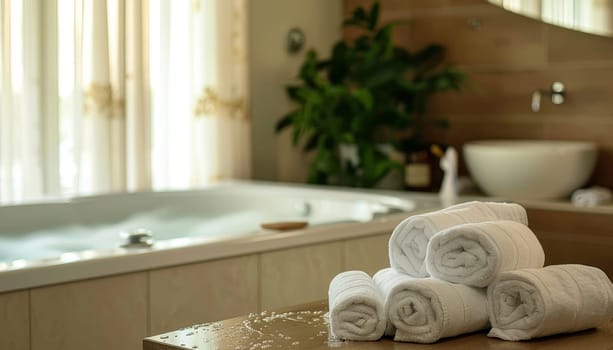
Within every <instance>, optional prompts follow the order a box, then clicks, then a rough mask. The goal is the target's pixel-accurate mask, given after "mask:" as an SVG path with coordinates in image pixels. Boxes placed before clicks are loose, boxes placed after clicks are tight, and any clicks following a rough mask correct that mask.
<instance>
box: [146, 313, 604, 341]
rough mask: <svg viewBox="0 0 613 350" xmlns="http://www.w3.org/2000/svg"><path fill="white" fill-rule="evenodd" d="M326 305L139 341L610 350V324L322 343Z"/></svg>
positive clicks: (200, 327)
mask: <svg viewBox="0 0 613 350" xmlns="http://www.w3.org/2000/svg"><path fill="white" fill-rule="evenodd" d="M327 311H328V305H327V302H323V301H322V302H318V303H312V304H306V305H301V306H296V307H292V308H287V309H284V310H279V311H277V312H262V313H258V314H250V315H248V316H242V317H236V318H232V319H229V320H224V321H219V322H214V323H207V324H201V325H195V326H192V327H188V328H184V329H179V330H176V331H173V332H169V333H164V334H159V335H155V336H152V337H148V338H145V339H144V340H143V349H144V350H176V349H190V350H193V349H198V350H213V349H219V350H226V349H228V350H239V349H245V350H259V349H296V350H300V349H312V350H318V349H329V348H339V347H340V348H342V349H346V350H353V349H363V350H383V349H395V350H402V349H407V350H411V349H429V350H445V349H456V350H473V349H488V350H537V349H538V350H549V349H551V350H613V320H612V321H611V322H609V323H608V324H607V325H606V326H604V327H602V328H598V329H592V330H587V331H583V332H578V333H573V334H566V335H559V336H552V337H546V338H541V339H538V340H532V341H524V342H508V341H503V340H499V339H495V338H488V337H487V336H486V334H487V332H486V331H483V332H478V333H471V334H468V335H463V336H458V337H454V338H449V339H443V340H440V341H439V342H437V343H435V344H428V345H424V344H413V343H401V342H394V341H392V340H391V339H382V340H380V341H376V342H349V341H347V342H341V341H332V342H330V341H328V329H327V326H326V323H325V321H324V317H323V316H324V314H325V313H326V312H327Z"/></svg>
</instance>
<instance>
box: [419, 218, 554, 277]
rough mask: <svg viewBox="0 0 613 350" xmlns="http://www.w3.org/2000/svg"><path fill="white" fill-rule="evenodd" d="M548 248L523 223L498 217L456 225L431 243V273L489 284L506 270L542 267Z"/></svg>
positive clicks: (428, 257) (427, 262) (427, 258)
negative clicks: (496, 218)
mask: <svg viewBox="0 0 613 350" xmlns="http://www.w3.org/2000/svg"><path fill="white" fill-rule="evenodd" d="M544 263H545V252H543V247H542V246H541V244H540V243H539V241H538V239H537V238H536V236H535V235H534V233H533V232H532V230H530V229H529V228H528V226H526V225H524V224H520V223H519V222H515V221H508V220H498V221H485V222H478V223H470V224H462V225H458V226H453V227H450V228H448V229H445V230H443V231H441V232H439V233H437V234H435V235H434V236H433V237H432V239H431V240H430V244H428V251H427V254H426V267H427V270H428V273H430V275H431V276H433V277H436V278H440V279H442V280H445V281H449V282H454V283H461V284H466V285H469V286H473V287H487V286H488V285H489V284H490V283H491V282H492V281H494V279H496V277H497V275H498V274H499V273H500V272H503V271H511V270H517V269H522V268H528V267H543V264H544Z"/></svg>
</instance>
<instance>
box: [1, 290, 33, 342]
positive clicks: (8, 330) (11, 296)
mask: <svg viewBox="0 0 613 350" xmlns="http://www.w3.org/2000/svg"><path fill="white" fill-rule="evenodd" d="M29 299H30V292H29V291H27V290H26V291H18V292H10V293H4V294H0V349H11V350H29V349H30V313H29V312H28V310H29V303H30V300H29Z"/></svg>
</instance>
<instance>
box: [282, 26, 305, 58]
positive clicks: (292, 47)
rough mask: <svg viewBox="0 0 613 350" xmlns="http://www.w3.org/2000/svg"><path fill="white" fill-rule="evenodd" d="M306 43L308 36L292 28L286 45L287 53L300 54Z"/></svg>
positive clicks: (300, 30) (288, 33)
mask: <svg viewBox="0 0 613 350" xmlns="http://www.w3.org/2000/svg"><path fill="white" fill-rule="evenodd" d="M305 42H306V36H305V35H304V32H303V31H302V29H300V28H297V27H296V28H292V29H290V30H289V31H288V32H287V36H286V45H287V52H289V53H291V54H295V53H298V52H300V50H302V48H303V47H304V43H305Z"/></svg>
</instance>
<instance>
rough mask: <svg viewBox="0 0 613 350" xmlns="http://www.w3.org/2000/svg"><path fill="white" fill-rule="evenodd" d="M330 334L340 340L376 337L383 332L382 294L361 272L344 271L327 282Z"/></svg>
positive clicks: (366, 275) (380, 335) (373, 338)
mask: <svg viewBox="0 0 613 350" xmlns="http://www.w3.org/2000/svg"><path fill="white" fill-rule="evenodd" d="M328 302H329V307H330V335H331V336H333V337H334V338H336V339H343V340H378V339H379V338H381V337H382V336H383V332H384V331H385V323H386V319H385V314H384V310H383V297H382V296H381V293H380V292H379V290H378V289H377V286H376V285H375V282H374V281H373V280H372V278H370V276H368V274H366V273H365V272H362V271H346V272H342V273H340V274H338V275H337V276H336V277H334V278H333V279H332V281H331V282H330V288H329V289H328Z"/></svg>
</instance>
